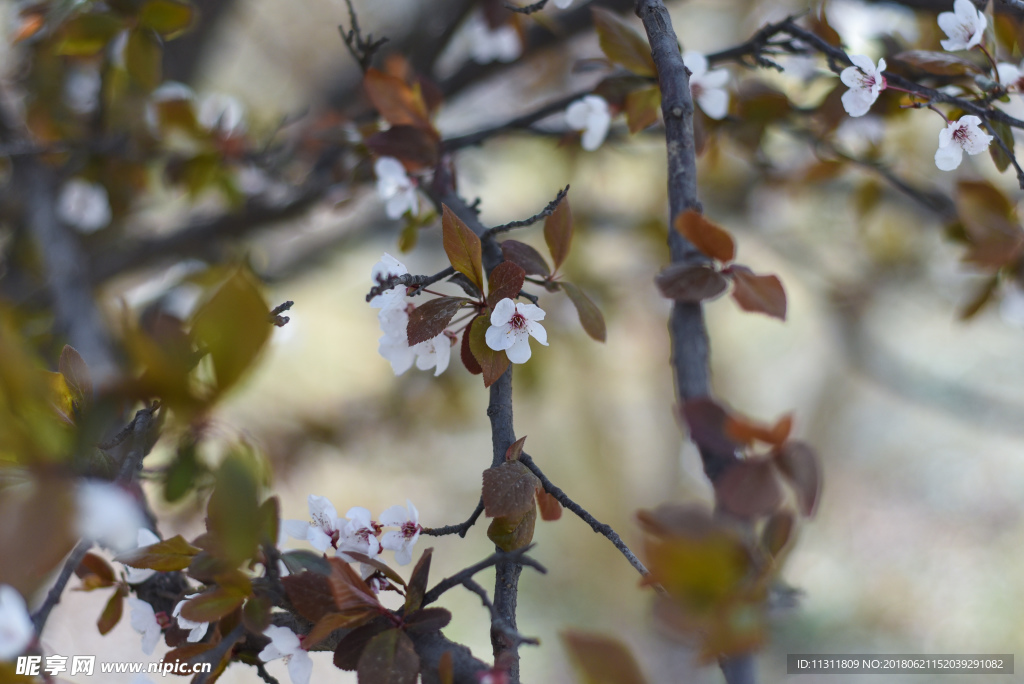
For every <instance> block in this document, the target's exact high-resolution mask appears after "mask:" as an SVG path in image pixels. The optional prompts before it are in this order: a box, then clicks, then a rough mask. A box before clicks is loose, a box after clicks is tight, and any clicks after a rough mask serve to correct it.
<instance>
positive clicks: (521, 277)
mask: <svg viewBox="0 0 1024 684" xmlns="http://www.w3.org/2000/svg"><path fill="white" fill-rule="evenodd" d="M525 279H526V271H524V270H523V268H522V267H521V266H519V265H518V264H514V263H512V262H511V261H503V262H501V263H500V264H498V265H497V266H495V267H494V270H493V271H491V276H490V278H489V279H488V281H489V282H488V286H489V290H488V292H489V293H488V295H487V306H489V307H491V308H492V309H493V308H494V307H495V306H496V305H497V304H498V302H500V301H501V300H503V299H511V300H512V301H515V299H516V297H518V296H519V292H520V291H521V290H522V289H523V283H524V282H525Z"/></svg>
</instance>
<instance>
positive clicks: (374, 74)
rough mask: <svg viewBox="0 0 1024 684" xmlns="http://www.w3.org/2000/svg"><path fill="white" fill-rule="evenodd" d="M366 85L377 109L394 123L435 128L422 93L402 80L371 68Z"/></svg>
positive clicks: (364, 80)
mask: <svg viewBox="0 0 1024 684" xmlns="http://www.w3.org/2000/svg"><path fill="white" fill-rule="evenodd" d="M363 87H364V88H365V89H366V95H367V97H369V98H370V102H372V103H373V106H374V107H375V108H376V109H377V112H378V113H379V114H380V115H381V116H382V117H383V118H384V119H385V120H386V121H387V122H388V123H390V124H391V125H392V126H402V125H407V126H417V127H419V128H428V129H429V128H433V127H432V126H431V124H430V117H429V115H428V114H427V106H426V104H425V103H424V102H423V96H422V94H421V93H420V91H419V90H418V89H413V88H410V87H409V85H408V84H406V83H405V81H403V80H402V79H400V78H398V77H396V76H392V75H390V74H386V73H384V72H383V71H379V70H377V69H374V68H372V67H371V68H370V69H367V71H366V76H365V77H364V78H363Z"/></svg>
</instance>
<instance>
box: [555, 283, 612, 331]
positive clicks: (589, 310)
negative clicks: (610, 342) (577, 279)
mask: <svg viewBox="0 0 1024 684" xmlns="http://www.w3.org/2000/svg"><path fill="white" fill-rule="evenodd" d="M559 284H560V285H561V286H562V289H563V290H565V294H567V295H569V300H570V301H571V302H572V303H573V306H575V307H576V313H577V314H579V317H580V325H582V326H583V330H584V331H586V333H587V334H588V335H590V336H591V337H592V338H594V339H595V340H597V341H598V342H604V341H605V338H606V337H607V334H608V333H607V330H606V328H605V324H604V316H602V315H601V310H600V309H598V308H597V305H596V304H594V302H592V301H591V299H590V297H588V296H587V295H586V293H585V292H583V290H581V289H580V288H578V287H576V286H575V285H573V284H572V283H567V282H565V281H562V282H561V283H559Z"/></svg>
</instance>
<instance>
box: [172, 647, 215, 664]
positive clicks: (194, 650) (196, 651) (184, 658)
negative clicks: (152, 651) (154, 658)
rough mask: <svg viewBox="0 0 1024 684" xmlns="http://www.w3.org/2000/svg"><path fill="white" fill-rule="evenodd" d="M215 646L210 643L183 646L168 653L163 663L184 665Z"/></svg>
mask: <svg viewBox="0 0 1024 684" xmlns="http://www.w3.org/2000/svg"><path fill="white" fill-rule="evenodd" d="M216 645H217V644H215V643H212V642H210V643H203V644H185V645H184V646H179V647H178V648H174V649H171V650H170V651H168V652H167V654H166V655H165V656H164V659H163V662H165V663H174V664H179V663H185V662H188V661H189V660H191V659H192V658H195V657H196V656H197V655H200V654H202V653H206V652H207V651H209V650H210V649H212V648H213V647H214V646H216Z"/></svg>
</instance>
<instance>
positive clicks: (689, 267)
mask: <svg viewBox="0 0 1024 684" xmlns="http://www.w3.org/2000/svg"><path fill="white" fill-rule="evenodd" d="M654 284H655V285H657V286H658V289H659V290H660V291H661V294H662V295H663V296H665V297H668V298H669V299H674V300H676V301H677V302H702V301H704V300H705V299H712V298H714V297H717V296H718V295H720V294H722V293H723V292H725V290H726V288H727V287H728V286H729V285H728V282H727V281H726V280H725V276H723V275H722V274H721V273H719V272H718V271H716V270H715V269H713V268H710V267H708V266H701V265H697V264H681V263H677V264H669V265H668V266H666V267H665V268H663V269H662V270H661V273H659V274H658V275H657V276H656V277H655V278H654Z"/></svg>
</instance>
